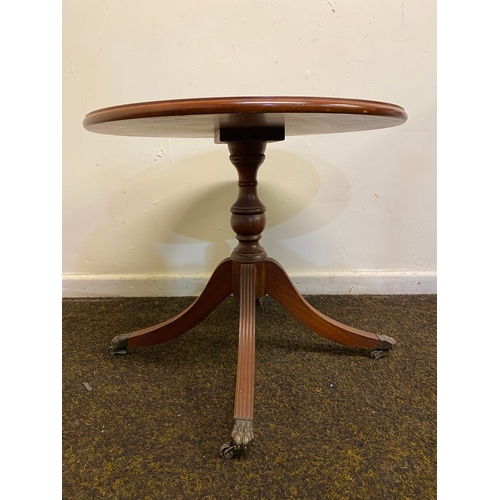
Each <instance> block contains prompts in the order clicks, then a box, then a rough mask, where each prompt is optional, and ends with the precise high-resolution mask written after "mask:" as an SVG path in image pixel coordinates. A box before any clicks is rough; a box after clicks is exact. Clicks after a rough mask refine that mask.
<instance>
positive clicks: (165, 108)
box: [83, 96, 407, 140]
mask: <svg viewBox="0 0 500 500" xmlns="http://www.w3.org/2000/svg"><path fill="white" fill-rule="evenodd" d="M406 119H407V115H406V112H405V110H404V109H403V108H401V107H400V106H397V105H395V104H390V103H386V102H379V101H368V100H361V99H340V98H331V97H330V98H327V97H293V96H289V97H286V96H285V97H283V96H281V97H212V98H201V99H176V100H169V101H152V102H142V103H134V104H124V105H120V106H112V107H109V108H104V109H100V110H96V111H93V112H91V113H88V114H87V116H86V117H85V119H84V121H83V126H84V127H85V128H86V129H87V130H89V131H91V132H98V133H101V134H112V135H126V136H142V137H214V134H217V131H218V130H220V129H221V128H222V129H231V128H233V129H234V128H256V127H257V128H262V127H284V129H285V133H286V135H287V136H290V135H309V134H331V133H336V132H354V131H357V130H373V129H378V128H385V127H394V126H396V125H401V124H402V123H404V122H405V121H406ZM271 140H272V139H271Z"/></svg>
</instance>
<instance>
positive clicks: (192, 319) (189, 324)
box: [108, 259, 233, 354]
mask: <svg viewBox="0 0 500 500" xmlns="http://www.w3.org/2000/svg"><path fill="white" fill-rule="evenodd" d="M232 266H233V263H232V261H231V259H225V260H223V261H222V262H221V263H220V264H219V266H218V267H217V268H216V269H215V271H214V273H213V274H212V276H211V278H210V280H209V281H208V283H207V285H206V287H205V289H204V290H203V292H202V293H201V295H200V296H199V297H198V298H197V299H196V300H195V301H194V302H193V303H192V304H191V306H189V307H188V308H187V309H185V310H184V311H183V312H181V313H180V314H178V315H177V316H174V317H173V318H171V319H169V320H167V321H164V322H163V323H160V324H158V325H154V326H151V327H149V328H143V329H142V330H137V331H135V332H132V333H125V334H122V335H117V336H116V337H115V338H114V339H113V340H112V341H111V346H110V347H109V349H108V352H109V353H110V354H126V353H127V347H139V346H147V345H154V344H161V343H163V342H167V341H168V340H172V339H174V338H176V337H179V336H180V335H182V334H183V333H186V332H187V331H189V330H191V328H194V327H195V326H196V325H197V324H198V323H200V322H201V321H203V320H204V319H205V318H206V317H207V316H208V315H209V314H210V313H211V312H212V311H213V310H214V309H215V308H216V307H217V306H218V305H219V304H220V303H221V302H222V301H223V300H224V299H225V298H226V297H228V296H229V295H231V294H232V293H233V284H232Z"/></svg>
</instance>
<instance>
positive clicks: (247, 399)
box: [234, 264, 255, 419]
mask: <svg viewBox="0 0 500 500" xmlns="http://www.w3.org/2000/svg"><path fill="white" fill-rule="evenodd" d="M239 268H240V272H241V275H240V292H239V295H240V326H239V339H238V369H237V373H236V393H235V399H234V418H236V419H241V418H243V419H252V418H253V407H254V372H255V265H254V264H240V265H239Z"/></svg>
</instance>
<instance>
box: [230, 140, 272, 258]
mask: <svg viewBox="0 0 500 500" xmlns="http://www.w3.org/2000/svg"><path fill="white" fill-rule="evenodd" d="M228 147H229V152H230V153H231V154H230V156H229V159H230V160H231V163H232V164H233V165H234V166H235V167H236V170H237V171H238V187H239V192H238V199H237V200H236V201H235V202H234V204H233V206H232V207H231V214H232V215H231V228H232V229H233V231H234V232H235V233H236V239H237V240H238V245H237V246H236V248H235V249H234V250H233V253H232V254H231V258H232V259H233V260H234V261H238V262H259V261H263V260H266V259H267V253H266V251H265V250H264V248H262V246H261V245H260V242H259V240H260V239H261V238H262V231H264V228H265V227H266V207H265V206H264V204H263V203H262V202H261V201H260V199H259V195H258V194H257V185H258V182H257V171H258V170H259V167H260V165H261V164H262V162H263V161H264V159H265V155H264V151H265V150H266V143H265V142H254V141H249V142H230V143H229V144H228Z"/></svg>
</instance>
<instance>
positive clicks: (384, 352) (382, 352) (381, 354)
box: [370, 349, 389, 359]
mask: <svg viewBox="0 0 500 500" xmlns="http://www.w3.org/2000/svg"><path fill="white" fill-rule="evenodd" d="M387 356H389V350H388V349H377V350H376V351H372V352H371V353H370V358H372V359H380V358H386V357H387Z"/></svg>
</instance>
